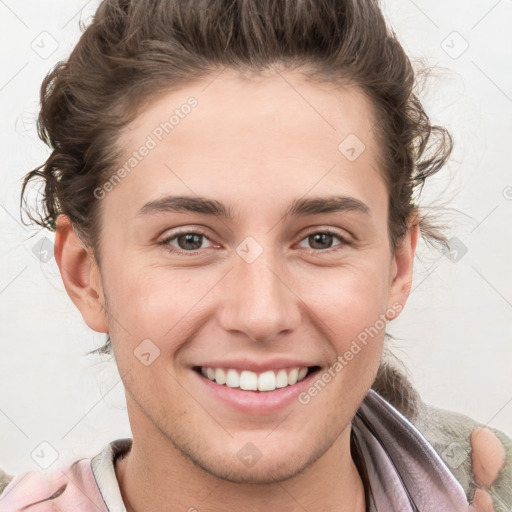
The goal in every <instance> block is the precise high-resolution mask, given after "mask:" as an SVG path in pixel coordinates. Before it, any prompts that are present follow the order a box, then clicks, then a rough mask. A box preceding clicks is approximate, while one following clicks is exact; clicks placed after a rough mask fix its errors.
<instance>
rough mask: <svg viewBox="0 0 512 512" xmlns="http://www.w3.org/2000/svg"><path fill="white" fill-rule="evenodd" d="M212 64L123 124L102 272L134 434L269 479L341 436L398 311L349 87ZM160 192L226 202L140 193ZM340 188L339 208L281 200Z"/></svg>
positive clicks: (372, 166) (374, 157)
mask: <svg viewBox="0 0 512 512" xmlns="http://www.w3.org/2000/svg"><path fill="white" fill-rule="evenodd" d="M285 79H286V80H285ZM212 80H213V77H210V78H208V79H205V80H204V81H202V82H200V83H197V84H195V85H190V86H187V87H186V88H183V89H182V90H180V91H175V92H172V93H169V94H167V95H164V96H162V97H160V98H159V99H158V101H156V102H154V103H152V104H151V106H150V107H149V108H148V109H147V110H145V111H144V113H143V114H142V115H141V116H140V117H139V118H137V120H136V122H134V123H133V124H132V125H131V126H130V129H127V130H126V131H125V132H124V133H123V136H122V138H121V140H120V144H122V145H123V148H124V151H125V161H123V162H122V163H121V164H120V167H121V165H122V164H124V163H125V162H127V161H128V160H129V158H130V156H132V153H133V152H134V151H138V153H137V155H138V156H137V158H139V159H140V161H139V160H137V163H136V165H133V164H134V161H132V167H131V170H130V171H129V172H127V173H126V176H124V177H122V179H121V180H120V182H119V183H118V184H116V185H115V186H113V187H112V190H110V191H109V192H108V193H107V194H106V195H105V197H104V198H103V199H102V200H101V215H102V261H101V279H102V287H103V291H104V294H105V296H106V299H107V301H108V327H109V332H110V336H111V339H112V343H113V349H114V354H115V358H116V362H117V364H118V367H119V372H120V374H121V376H122V379H123V383H124V386H125V388H126V396H127V404H128V413H129V417H130V422H131V426H132V431H133V436H134V442H141V443H144V444H145V445H146V446H147V447H148V448H149V447H152V448H153V449H154V450H159V452H158V453H160V454H162V456H163V454H164V453H165V452H166V450H169V452H170V451H171V450H175V449H176V448H177V449H178V450H179V451H180V452H181V453H182V454H183V455H185V456H186V457H188V458H189V459H191V460H192V461H193V462H194V463H195V464H197V465H199V466H200V467H202V468H204V469H205V470H207V471H208V472H210V473H211V474H214V475H217V476H219V477H222V478H226V479H229V480H232V481H246V482H266V481H272V480H275V479H283V478H286V477H290V476H292V475H295V474H297V473H298V472H300V471H301V470H303V469H305V468H307V467H308V466H309V465H310V464H312V463H313V462H314V461H315V460H317V459H319V458H320V457H321V456H323V455H324V454H326V453H327V452H328V451H329V449H330V448H331V447H333V446H335V445H336V442H340V440H341V439H343V440H344V442H346V441H347V435H348V433H349V431H350V422H351V419H352V417H353V415H354V413H355V411H356V410H357V408H358V406H359V405H360V403H361V401H362V400H363V398H364V396H365V394H366V392H367V391H368V389H369V388H370V386H371V384H372V382H373V380H374V377H375V373H376V371H377V368H378V366H379V361H380V356H381V352H382V345H383V339H384V331H385V325H384V321H383V319H384V317H385V315H386V312H387V311H389V310H390V309H393V310H394V311H395V313H396V314H398V313H397V308H396V304H394V302H395V299H396V297H397V296H398V295H396V294H394V293H392V291H393V290H392V288H393V287H392V281H393V278H394V274H395V273H396V265H395V264H394V260H393V257H392V254H391V251H390V247H389V241H388V231H387V220H388V193H387V190H386V187H385V184H384V181H383V179H382V176H381V174H380V173H381V162H380V160H379V155H378V147H377V143H376V141H375V138H374V135H373V131H372V129H373V127H374V124H375V119H374V117H373V114H372V111H371V107H370V104H369V102H368V100H367V99H366V98H365V96H364V95H363V94H362V93H361V92H360V91H359V90H358V89H356V88H350V89H343V90H341V89H339V90H335V89H334V88H332V87H328V86H319V85H315V84H312V83H308V82H306V81H304V80H303V79H301V78H300V77H299V75H297V74H292V73H281V74H277V73H276V74H274V75H271V76H270V77H267V78H264V79H257V78H251V79H250V80H248V79H241V78H238V77H236V76H235V75H234V74H232V73H228V72H224V73H223V74H221V75H220V76H219V77H217V78H216V79H215V80H213V82H212ZM191 97H193V98H195V101H196V103H195V104H194V105H193V106H192V107H190V108H187V107H183V105H184V104H186V103H187V99H188V98H191ZM192 103H194V101H193V102H191V103H189V105H191V104H192ZM176 109H178V112H177V113H176V116H177V117H175V118H174V119H173V121H172V123H173V125H174V127H173V128H172V129H169V125H165V124H164V125H161V124H160V123H165V122H166V121H169V118H170V117H171V115H173V112H174V111H175V110H176ZM177 118H179V121H176V119H177ZM163 126H166V129H167V132H168V133H167V132H166V131H165V129H164V128H163ZM158 127H160V128H158ZM148 136H149V138H148ZM159 139H161V140H159ZM151 141H152V142H151ZM340 144H341V146H340ZM363 144H364V146H363ZM143 145H146V147H147V148H149V149H148V151H145V150H142V151H139V149H140V148H141V146H143ZM141 153H144V154H145V155H146V156H143V157H141ZM167 196H186V197H189V198H195V199H197V198H199V197H200V198H206V199H208V200H210V201H212V202H214V204H216V205H219V204H222V205H224V207H225V209H226V211H227V212H229V213H230V214H231V218H228V217H227V216H216V215H212V214H209V213H207V210H204V209H203V211H201V212H191V211H188V210H186V209H181V210H178V211H173V210H172V209H171V208H167V209H162V210H158V209H151V208H149V207H146V208H145V209H144V206H145V205H146V204H147V203H149V202H154V201H159V200H161V199H163V198H166V197H167ZM341 196H344V197H350V198H353V200H352V202H347V201H345V203H344V204H345V205H346V206H347V205H348V206H349V208H342V209H340V210H338V211H327V212H323V213H322V212H320V213H318V212H316V213H315V212H314V208H310V209H309V210H308V209H307V208H306V209H304V208H303V209H302V211H300V212H290V213H289V214H288V215H285V213H286V212H287V210H288V209H289V208H290V206H291V205H292V203H293V202H295V201H299V202H303V201H308V200H311V199H313V198H321V199H322V201H320V202H319V203H317V204H316V206H317V207H318V206H321V205H322V204H323V205H325V204H329V198H334V197H341ZM357 202H360V203H362V204H363V205H364V206H363V207H359V208H357V207H355V205H357V204H359V203H357ZM313 206H314V205H313ZM350 206H351V207H350ZM365 209H366V211H363V210H365ZM178 231H179V233H180V235H181V236H178ZM187 234H188V236H187ZM164 240H167V242H166V243H163V241H164ZM343 240H344V241H343ZM402 305H403V304H402ZM394 306H395V307H394ZM400 307H401V306H400V305H399V306H398V309H400ZM350 354H352V356H350ZM338 356H339V358H338ZM336 361H338V364H334V363H335V362H336ZM208 368H209V370H208ZM302 368H306V369H307V371H308V374H307V375H306V376H305V377H304V373H305V371H306V370H302V371H300V370H301V369H302ZM329 369H330V370H329ZM229 370H231V371H229ZM280 370H281V371H280ZM282 370H284V373H283V371H282ZM242 372H244V373H242ZM269 372H270V373H269ZM204 374H206V375H204ZM261 374H264V375H263V376H261ZM272 374H274V377H273V376H272ZM208 375H209V377H210V378H209V377H208ZM223 375H224V378H228V384H229V385H227V384H221V383H217V382H216V381H215V380H211V379H212V378H214V379H215V378H217V379H218V380H219V381H220V382H222V380H223ZM326 375H330V378H329V377H327V376H326ZM240 376H241V381H240V382H238V380H237V379H239V377H240ZM298 377H300V378H301V379H302V380H300V381H299V382H297V383H295V384H293V383H294V381H295V380H296V379H297V378H298ZM238 385H241V386H242V387H248V388H251V387H254V386H261V387H262V388H263V389H272V387H274V386H276V385H278V386H283V387H277V388H276V389H275V390H273V391H272V390H267V391H259V390H251V389H246V390H243V389H240V388H239V387H237V386H238ZM315 389H316V391H314V390H315ZM155 456H156V454H155Z"/></svg>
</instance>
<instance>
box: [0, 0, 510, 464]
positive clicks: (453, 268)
mask: <svg viewBox="0 0 512 512" xmlns="http://www.w3.org/2000/svg"><path fill="white" fill-rule="evenodd" d="M96 6H97V2H89V3H85V2H83V1H70V0H66V1H64V0H59V1H57V0H54V1H52V2H35V1H30V2H29V1H26V2H14V1H13V0H4V1H1V2H0V33H1V34H2V38H3V45H2V48H3V51H2V66H1V75H0V105H1V113H2V115H1V126H0V129H1V137H0V144H1V150H0V155H1V165H2V172H1V178H0V179H1V189H0V222H1V226H2V227H1V231H0V233H1V266H0V268H1V271H0V315H1V326H2V331H1V337H0V343H1V347H0V349H1V351H0V354H1V355H0V468H2V469H4V470H5V471H7V472H9V473H11V474H13V473H17V472H19V471H22V470H26V469H31V468H37V466H36V463H35V462H34V460H33V459H32V458H31V453H33V452H34V450H35V449H36V447H38V446H39V444H40V443H41V442H47V443H49V444H50V445H51V446H52V447H53V449H54V450H55V451H56V453H57V454H58V457H59V462H64V461H66V460H69V461H70V460H74V459H76V458H79V457H86V456H92V455H94V454H96V453H97V452H98V451H100V450H101V449H102V448H103V446H104V445H105V444H106V443H107V442H109V441H111V440H113V439H117V438H120V437H130V436H131V431H130V427H129V423H128V417H127V414H126V409H125V399H124V393H123V387H122V383H121V382H120V380H119V376H118V373H117V370H116V368H115V363H114V362H113V361H112V362H108V361H101V360H100V359H95V358H94V357H93V356H87V357H86V356H84V354H85V352H86V351H89V350H92V349H94V348H96V347H99V346H100V345H101V344H102V343H103V340H104V335H103V334H98V333H95V332H93V331H91V330H90V329H89V328H88V327H87V326H86V324H85V323H84V321H83V319H82V317H81V316H80V314H79V312H78V310H77V309H76V308H75V306H74V305H73V303H72V302H71V300H70V299H69V297H68V296H67V294H66V292H65V290H64V287H63V285H62V282H61V278H60V274H59V272H58V269H57V266H56V263H55V260H54V259H53V258H51V259H50V260H49V261H48V262H47V263H43V262H41V260H40V259H39V258H38V257H36V255H35V254H34V252H33V247H34V245H35V244H36V243H40V242H39V240H41V239H42V238H43V237H45V236H46V237H48V238H49V240H51V241H52V240H53V238H54V235H53V234H52V233H50V232H43V231H40V230H34V229H30V228H26V227H24V226H22V225H21V224H20V219H19V207H18V205H19V194H20V188H21V180H22V177H23V175H24V174H25V173H26V172H28V171H29V170H30V169H32V168H34V167H36V166H37V165H40V164H41V163H43V161H44V160H45V159H46V157H47V155H48V149H47V148H46V146H44V145H43V143H42V142H41V141H40V140H39V139H38V138H37V134H36V129H35V120H36V117H37V113H38V101H39V97H38V94H39V87H40V83H41V81H42V79H43V77H44V76H45V74H46V73H47V72H48V71H49V70H50V68H51V67H52V66H53V65H54V64H55V63H56V62H57V61H59V60H62V59H65V58H66V57H67V56H68V54H69V52H70V51H71V49H72V47H73V45H74V44H75V43H76V41H77V40H78V37H79V34H80V32H79V27H78V20H79V19H80V18H81V19H83V20H84V21H86V22H87V20H88V18H89V17H90V16H91V14H92V13H93V12H94V10H95V7H96ZM82 8H83V9H82ZM384 10H385V12H386V15H387V16H388V18H389V20H390V22H391V24H392V26H393V27H394V29H395V31H396V32H397V34H398V36H399V38H400V40H401V41H402V44H403V45H404V47H405V49H406V51H407V53H408V54H409V55H410V56H411V58H413V59H414V61H416V59H423V61H424V62H426V63H427V64H428V65H431V66H436V68H437V72H436V77H435V78H433V79H431V80H430V81H429V83H428V85H427V87H428V88H427V90H425V91H424V92H423V93H422V96H421V97H422V99H423V100H424V103H425V105H426V107H427V109H428V112H429V114H430V115H431V117H432V120H433V121H434V122H437V123H439V124H442V125H445V126H446V127H448V128H449V129H450V130H451V132H452V134H453V135H454V137H455V140H456V147H455V151H454V154H453V157H452V159H451V162H450V164H449V166H448V167H446V168H445V169H444V170H442V171H441V172H440V173H439V175H438V177H437V178H436V179H435V180H432V184H431V185H429V186H427V187H426V188H425V193H424V196H423V199H422V204H426V203H428V202H431V201H432V200H435V199H436V198H438V197H439V198H442V199H444V200H447V201H448V202H449V204H450V205H451V206H453V207H454V208H457V209H458V210H459V212H461V213H460V214H458V215H454V216H452V217H449V218H447V220H448V221H449V222H450V225H451V228H452V231H451V232H450V236H453V237H456V238H457V239H458V240H460V242H461V243H462V244H464V246H465V247H467V253H466V254H465V255H464V256H463V257H462V259H460V261H458V262H457V263H454V262H452V261H451V260H450V259H449V258H448V257H447V256H445V255H443V254H441V253H438V252H435V251H433V250H431V249H429V248H428V247H426V246H425V244H424V243H422V242H421V243H420V247H419V253H418V256H417V259H416V263H415V277H414V279H415V280H414V285H413V291H412V294H411V296H410V299H409V302H408V304H407V307H406V309H405V310H404V312H403V314H402V316H401V317H400V318H399V319H398V320H396V321H394V322H393V323H391V324H390V326H389V328H388V331H389V332H391V333H392V334H393V335H394V336H396V337H398V338H400V340H398V341H396V342H394V343H393V346H394V347H395V353H396V354H397V355H398V356H399V357H401V358H402V360H403V361H404V362H405V363H406V365H407V366H408V368H409V370H410V372H411V374H412V376H413V380H414V382H415V384H416V386H417V388H418V389H419V391H420V392H421V394H422V396H423V398H424V399H425V400H426V401H427V402H430V403H432V404H434V405H437V406H440V407H443V408H447V409H451V410H455V411H459V412H462V413H464V414H466V415H468V416H471V417H473V418H474V419H476V420H478V421H480V422H482V423H484V424H487V423H489V424H490V425H491V426H494V427H497V428H499V429H501V430H503V431H504V432H506V433H507V434H508V435H512V371H511V370H512V321H511V320H512V275H511V272H510V267H511V262H512V229H511V220H512V200H511V199H510V197H511V195H510V192H511V190H512V189H510V187H512V173H511V170H510V166H511V161H512V149H511V148H512V138H511V134H512V126H511V124H512V123H511V119H512V117H511V113H512V73H511V69H510V63H511V62H512V37H511V35H510V20H511V19H512V2H511V1H510V0H501V1H497V0H489V1H476V0H471V1H468V0H456V1H455V0H450V1H444V2H431V1H428V0H422V1H420V0H416V1H415V2H413V1H410V0H396V1H391V0H388V1H387V2H385V4H384ZM454 31H455V32H457V33H456V34H454V33H453V32H454ZM42 32H47V34H43V35H41V33H42ZM48 34H50V35H51V36H49V35H48ZM41 38H46V39H45V40H44V48H45V49H46V50H42V48H43V43H42V42H41V41H42V39H41ZM51 38H53V39H54V40H55V42H53V43H52V39H51ZM443 41H444V42H443ZM52 44H54V45H55V46H57V45H58V47H57V49H56V51H55V52H54V53H52V54H51V55H49V56H48V55H42V56H40V55H39V54H38V53H36V51H35V49H37V48H38V47H39V48H41V49H40V50H39V52H42V51H50V50H52V46H51V45H52ZM466 44H467V45H469V46H468V48H467V50H466V51H464V52H463V53H462V51H463V50H464V48H465V46H466ZM459 54H461V55H460V56H459ZM43 57H46V58H43ZM454 57H457V58H454ZM507 187H509V188H507ZM507 191H508V192H509V194H508V196H507ZM507 197H508V198H509V199H507ZM33 233H35V235H34V236H33V237H31V238H30V235H31V234H33ZM43 449H44V450H46V454H47V455H46V457H47V458H48V457H50V458H51V453H52V451H51V449H50V448H49V447H48V446H47V445H43ZM40 450H41V448H40V447H39V448H37V450H36V452H37V451H40ZM56 456H57V455H56ZM35 458H36V457H35Z"/></svg>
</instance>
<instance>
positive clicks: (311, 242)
mask: <svg viewBox="0 0 512 512" xmlns="http://www.w3.org/2000/svg"><path fill="white" fill-rule="evenodd" d="M336 239H338V240H340V241H341V243H338V244H335V243H334V242H335V240H336ZM304 240H306V241H307V244H308V246H309V248H310V249H312V251H313V252H316V253H318V252H322V251H323V252H331V251H335V250H338V248H341V247H343V246H345V245H350V244H349V242H348V241H347V240H346V239H345V238H344V237H342V236H341V235H340V234H338V233H336V232H334V231H330V230H325V231H316V232H314V233H310V234H309V235H308V236H306V238H304V239H303V240H302V241H304ZM333 244H334V245H333Z"/></svg>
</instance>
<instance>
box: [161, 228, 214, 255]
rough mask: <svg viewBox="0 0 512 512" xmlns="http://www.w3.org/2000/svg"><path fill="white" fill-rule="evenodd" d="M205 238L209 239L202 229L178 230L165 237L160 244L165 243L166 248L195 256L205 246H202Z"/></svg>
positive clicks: (173, 251) (177, 252)
mask: <svg viewBox="0 0 512 512" xmlns="http://www.w3.org/2000/svg"><path fill="white" fill-rule="evenodd" d="M203 239H206V240H209V239H208V238H207V237H206V235H205V234H204V233H201V232H200V231H178V232H177V233H173V234H172V235H170V236H168V237H166V238H164V239H163V240H162V241H161V242H159V245H163V246H164V248H165V249H166V250H168V251H170V252H172V253H176V254H186V255H187V256H194V255H196V254H199V253H198V252H197V251H198V250H199V249H202V248H203V247H201V246H202V243H203ZM173 241H175V242H176V244H177V246H178V247H176V246H175V245H173V244H172V243H171V242H173ZM212 246H213V245H212ZM194 251H195V252H194Z"/></svg>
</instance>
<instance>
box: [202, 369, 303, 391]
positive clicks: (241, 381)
mask: <svg viewBox="0 0 512 512" xmlns="http://www.w3.org/2000/svg"><path fill="white" fill-rule="evenodd" d="M201 373H202V374H203V375H204V376H205V377H207V378H208V379H210V380H213V381H214V382H216V383H217V384H224V385H226V386H228V387H230V388H240V389H245V390H248V391H274V389H276V388H284V387H286V386H293V384H295V383H296V382H298V381H301V380H302V379H304V377H305V376H306V374H307V373H308V369H307V368H291V369H287V370H285V369H282V370H277V371H276V372H274V370H269V371H267V372H263V373H260V374H257V373H254V372H251V371H249V370H243V371H241V372H240V371H238V370H234V369H228V370H225V369H223V368H206V367H204V366H203V367H201Z"/></svg>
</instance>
